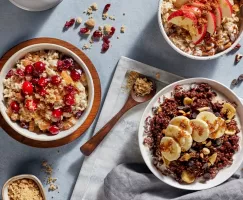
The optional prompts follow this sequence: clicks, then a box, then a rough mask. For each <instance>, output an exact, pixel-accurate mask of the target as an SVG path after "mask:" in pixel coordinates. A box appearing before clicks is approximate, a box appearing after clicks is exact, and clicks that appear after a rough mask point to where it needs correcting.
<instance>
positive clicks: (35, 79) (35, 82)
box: [31, 78, 39, 85]
mask: <svg viewBox="0 0 243 200" xmlns="http://www.w3.org/2000/svg"><path fill="white" fill-rule="evenodd" d="M38 80H39V79H38V78H32V79H31V83H32V84H33V85H37V84H38Z"/></svg>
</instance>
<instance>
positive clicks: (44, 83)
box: [38, 77, 49, 87]
mask: <svg viewBox="0 0 243 200" xmlns="http://www.w3.org/2000/svg"><path fill="white" fill-rule="evenodd" d="M48 82H49V81H48V79H47V78H44V77H41V78H40V79H39V80H38V85H39V86H41V87H46V86H47V84H48Z"/></svg>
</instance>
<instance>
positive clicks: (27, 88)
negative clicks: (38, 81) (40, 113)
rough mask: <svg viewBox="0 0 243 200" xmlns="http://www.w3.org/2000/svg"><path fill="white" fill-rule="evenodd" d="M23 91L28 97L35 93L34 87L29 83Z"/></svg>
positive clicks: (27, 82)
mask: <svg viewBox="0 0 243 200" xmlns="http://www.w3.org/2000/svg"><path fill="white" fill-rule="evenodd" d="M22 91H23V93H24V94H26V95H31V94H32V93H33V85H32V83H30V82H29V81H25V82H24V83H23V85H22Z"/></svg>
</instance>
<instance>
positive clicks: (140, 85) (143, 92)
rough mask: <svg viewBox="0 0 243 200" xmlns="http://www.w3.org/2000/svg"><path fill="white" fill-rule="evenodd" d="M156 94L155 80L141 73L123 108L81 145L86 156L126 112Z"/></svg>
mask: <svg viewBox="0 0 243 200" xmlns="http://www.w3.org/2000/svg"><path fill="white" fill-rule="evenodd" d="M155 94H156V84H155V82H154V81H153V80H152V79H150V78H148V77H146V76H143V75H139V76H138V78H136V80H135V82H134V84H133V86H132V89H131V91H130V95H129V97H128V99H127V101H126V103H125V105H124V106H123V107H122V109H121V110H120V111H119V112H118V113H117V114H116V115H115V116H114V117H113V118H112V119H111V120H110V121H109V122H108V123H107V124H106V125H105V126H103V128H101V130H100V131H98V133H96V134H95V135H94V136H93V137H92V138H90V140H88V141H87V142H86V143H85V144H84V145H83V146H81V148H80V150H81V152H82V153H83V154H84V155H85V156H89V155H90V154H91V153H92V152H93V151H94V150H95V148H96V147H97V146H98V145H99V144H100V143H101V141H102V140H103V139H104V138H105V136H106V135H107V134H108V133H109V132H110V130H111V129H112V128H113V127H114V126H115V124H116V123H117V121H118V120H119V119H120V118H121V117H122V116H123V115H124V113H126V112H127V111H128V110H130V109H131V108H133V107H134V106H136V105H138V104H141V103H144V102H146V101H149V100H150V99H152V98H153V97H154V95H155Z"/></svg>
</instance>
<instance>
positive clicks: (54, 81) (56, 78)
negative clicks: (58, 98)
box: [51, 75, 62, 85]
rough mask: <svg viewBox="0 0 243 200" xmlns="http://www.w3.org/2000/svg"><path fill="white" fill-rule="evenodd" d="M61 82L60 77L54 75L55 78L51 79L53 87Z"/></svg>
mask: <svg viewBox="0 0 243 200" xmlns="http://www.w3.org/2000/svg"><path fill="white" fill-rule="evenodd" d="M61 81H62V79H61V77H60V76H57V75H55V76H52V77H51V83H52V84H53V85H59V84H60V83H61Z"/></svg>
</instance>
